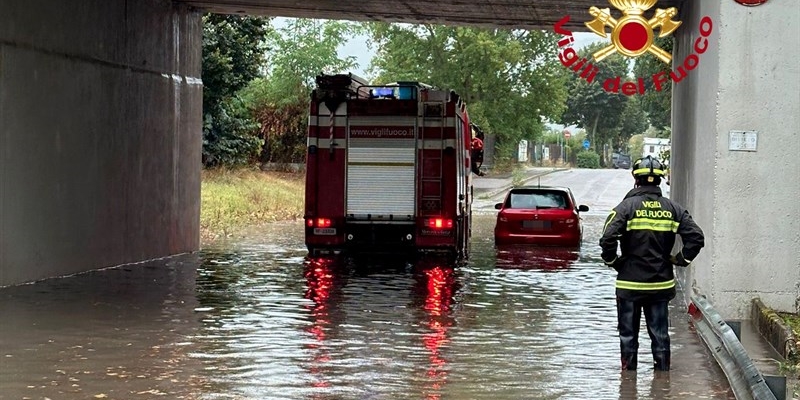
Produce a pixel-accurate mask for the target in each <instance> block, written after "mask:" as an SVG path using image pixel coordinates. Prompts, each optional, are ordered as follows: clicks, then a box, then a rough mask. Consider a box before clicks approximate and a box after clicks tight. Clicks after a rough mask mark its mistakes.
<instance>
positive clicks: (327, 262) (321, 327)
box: [303, 258, 346, 399]
mask: <svg viewBox="0 0 800 400" xmlns="http://www.w3.org/2000/svg"><path fill="white" fill-rule="evenodd" d="M342 264H343V262H342V260H340V259H336V258H311V259H307V260H306V261H305V263H304V267H305V268H304V272H303V275H304V276H305V279H306V286H307V289H306V292H305V298H306V299H308V300H310V301H311V302H310V303H308V304H307V305H305V309H306V310H308V311H309V313H310V315H311V324H310V325H309V326H308V327H306V328H305V331H306V332H307V333H309V334H310V335H311V337H313V339H314V340H313V341H311V342H309V343H308V344H307V345H306V348H307V349H308V350H309V351H311V354H312V359H311V362H310V363H309V366H308V371H309V373H310V374H311V375H312V376H313V377H314V381H313V382H312V384H311V385H312V387H314V388H328V387H331V382H330V381H329V380H328V379H327V377H326V376H327V374H328V372H329V364H330V363H331V361H332V358H331V352H330V350H329V348H328V346H327V343H326V340H327V339H328V337H329V334H330V332H331V331H332V330H334V329H336V326H337V325H338V321H335V320H334V318H335V317H336V315H337V312H336V311H335V310H333V308H334V307H335V305H336V304H338V303H339V302H340V301H339V299H340V297H341V290H340V289H341V287H342V286H343V284H344V278H345V277H346V274H345V273H344V270H343V268H342V267H343V265H342ZM313 398H314V399H321V397H317V396H315V397H313Z"/></svg>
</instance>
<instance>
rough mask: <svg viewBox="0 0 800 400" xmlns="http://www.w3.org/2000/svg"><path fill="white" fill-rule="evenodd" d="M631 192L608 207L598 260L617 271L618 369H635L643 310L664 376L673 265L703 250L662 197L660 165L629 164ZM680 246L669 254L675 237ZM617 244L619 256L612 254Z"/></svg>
mask: <svg viewBox="0 0 800 400" xmlns="http://www.w3.org/2000/svg"><path fill="white" fill-rule="evenodd" d="M632 169H633V177H634V180H635V186H634V188H633V189H632V190H631V191H630V192H628V194H626V195H625V199H624V200H622V202H621V203H620V204H619V205H617V206H616V207H614V209H613V210H612V211H611V214H610V215H609V216H608V219H606V223H605V227H604V229H603V236H602V237H601V238H600V247H601V248H602V254H601V257H602V258H603V261H604V262H605V263H606V265H608V266H610V267H612V268H614V269H615V270H616V271H617V281H616V298H617V320H618V326H617V328H618V330H619V341H620V353H621V361H622V369H623V370H635V369H636V366H637V352H638V350H639V321H640V318H641V314H642V312H643V311H644V318H645V322H646V323H647V333H648V334H649V336H650V341H651V350H652V353H653V361H654V363H655V369H656V370H658V371H669V368H670V343H669V332H668V327H669V319H668V304H669V301H670V300H672V299H673V298H674V297H675V274H674V271H673V265H677V266H680V267H686V266H688V265H689V264H690V263H691V262H692V260H693V259H694V258H695V257H697V255H698V254H699V253H700V249H702V248H703V245H704V236H703V231H702V230H701V229H700V227H699V226H697V224H696V223H695V222H694V220H692V217H691V216H690V215H689V212H688V211H687V210H686V209H685V208H683V207H682V206H681V205H679V204H677V203H675V202H673V201H671V200H670V199H667V198H665V197H662V195H661V187H660V186H659V185H660V184H661V177H663V176H664V166H663V164H662V163H661V162H660V161H658V160H657V159H655V158H652V157H650V156H647V157H646V158H641V159H639V160H637V161H636V162H635V163H634V164H633V167H632ZM676 235H680V236H681V241H682V242H683V246H682V248H681V250H680V251H678V253H677V254H675V255H671V252H672V249H673V246H674V244H675V236H676ZM618 242H619V245H620V249H621V253H622V254H621V255H619V256H618V255H617V243H618Z"/></svg>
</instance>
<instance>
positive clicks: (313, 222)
mask: <svg viewBox="0 0 800 400" xmlns="http://www.w3.org/2000/svg"><path fill="white" fill-rule="evenodd" d="M306 226H307V227H309V228H330V227H331V226H333V221H332V220H331V219H330V218H309V219H307V220H306Z"/></svg>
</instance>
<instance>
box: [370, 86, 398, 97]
mask: <svg viewBox="0 0 800 400" xmlns="http://www.w3.org/2000/svg"><path fill="white" fill-rule="evenodd" d="M372 97H394V88H375V89H372Z"/></svg>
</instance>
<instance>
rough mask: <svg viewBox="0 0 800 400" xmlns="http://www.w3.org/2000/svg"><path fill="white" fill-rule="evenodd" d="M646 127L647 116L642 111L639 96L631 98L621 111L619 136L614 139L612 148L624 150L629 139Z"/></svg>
mask: <svg viewBox="0 0 800 400" xmlns="http://www.w3.org/2000/svg"><path fill="white" fill-rule="evenodd" d="M648 126H649V124H648V122H647V114H646V113H645V112H644V110H642V100H641V99H640V98H639V96H631V97H630V98H628V101H627V102H626V103H625V109H624V110H622V115H621V116H620V124H619V135H618V136H617V137H616V138H614V140H613V143H612V145H613V147H614V148H615V149H620V150H625V149H626V147H627V143H628V141H629V140H630V138H631V137H632V136H633V135H636V134H639V133H642V132H644V131H645V130H646V129H647V127H648Z"/></svg>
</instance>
